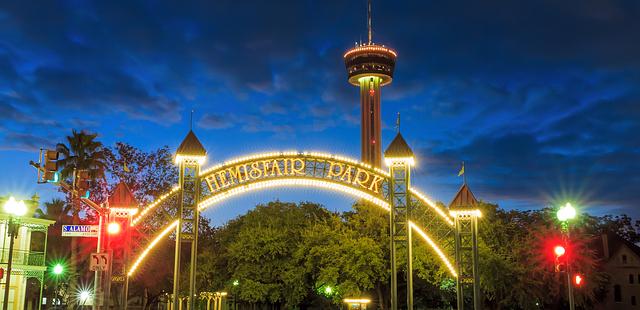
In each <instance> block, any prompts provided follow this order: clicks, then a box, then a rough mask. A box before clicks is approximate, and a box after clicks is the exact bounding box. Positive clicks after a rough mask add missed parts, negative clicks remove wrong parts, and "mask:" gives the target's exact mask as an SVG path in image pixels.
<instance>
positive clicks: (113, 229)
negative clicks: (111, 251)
mask: <svg viewBox="0 0 640 310" xmlns="http://www.w3.org/2000/svg"><path fill="white" fill-rule="evenodd" d="M121 229H122V228H121V226H120V223H118V222H111V223H109V225H107V233H109V234H110V235H117V234H119V233H120V230H121Z"/></svg>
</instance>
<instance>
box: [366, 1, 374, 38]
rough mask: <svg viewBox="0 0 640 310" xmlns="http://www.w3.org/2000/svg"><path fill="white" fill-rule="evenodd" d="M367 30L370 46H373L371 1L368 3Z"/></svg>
mask: <svg viewBox="0 0 640 310" xmlns="http://www.w3.org/2000/svg"><path fill="white" fill-rule="evenodd" d="M367 29H369V45H371V43H372V41H373V35H372V32H371V0H369V1H368V7H367Z"/></svg>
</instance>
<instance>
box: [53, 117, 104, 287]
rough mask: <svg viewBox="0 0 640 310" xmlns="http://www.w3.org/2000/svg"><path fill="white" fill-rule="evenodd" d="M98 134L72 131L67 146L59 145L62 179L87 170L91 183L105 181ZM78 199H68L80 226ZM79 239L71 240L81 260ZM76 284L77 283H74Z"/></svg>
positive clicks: (67, 178)
mask: <svg viewBox="0 0 640 310" xmlns="http://www.w3.org/2000/svg"><path fill="white" fill-rule="evenodd" d="M97 136H98V134H95V133H88V132H86V131H80V132H78V131H76V130H75V129H74V130H72V132H71V135H70V136H67V144H64V143H58V144H57V145H56V150H57V151H58V152H60V154H61V155H62V158H61V159H60V160H58V164H59V165H60V168H61V171H60V174H61V177H62V179H63V180H69V179H70V178H74V177H75V176H74V175H73V174H74V173H75V172H77V171H80V170H85V171H87V172H88V174H89V178H90V181H95V180H104V170H105V166H106V161H105V157H104V147H103V145H102V143H101V142H99V141H97V140H96V138H97ZM75 198H77V197H68V198H67V199H68V200H70V201H71V202H72V206H73V207H72V218H71V221H72V223H73V224H78V223H79V220H80V217H79V214H80V212H81V210H82V206H81V204H80V202H79V201H78V200H77V199H75ZM76 239H77V238H73V239H72V240H71V252H72V257H73V258H75V259H80V257H79V252H78V242H77V240H76ZM76 267H77V266H76V262H75V261H72V262H71V264H70V270H71V274H77V270H76V269H77V268H76ZM74 282H75V281H74Z"/></svg>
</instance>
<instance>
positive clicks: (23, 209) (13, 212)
mask: <svg viewBox="0 0 640 310" xmlns="http://www.w3.org/2000/svg"><path fill="white" fill-rule="evenodd" d="M4 211H5V212H7V213H8V214H9V215H10V217H9V225H8V227H7V228H8V230H9V257H8V259H9V260H8V261H7V281H6V283H5V285H4V303H3V304H2V309H3V310H7V309H8V308H9V299H8V298H9V286H10V285H11V265H12V260H13V241H14V239H15V238H16V237H17V236H16V232H17V230H18V228H19V227H20V226H19V224H18V223H17V222H16V219H15V217H21V216H24V215H25V214H27V206H26V205H25V204H24V201H22V200H20V201H16V199H15V198H13V197H9V200H7V202H6V203H5V204H4Z"/></svg>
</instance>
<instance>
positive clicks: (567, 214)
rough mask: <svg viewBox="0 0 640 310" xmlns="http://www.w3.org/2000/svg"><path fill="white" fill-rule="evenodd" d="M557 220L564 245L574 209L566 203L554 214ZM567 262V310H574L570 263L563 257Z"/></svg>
mask: <svg viewBox="0 0 640 310" xmlns="http://www.w3.org/2000/svg"><path fill="white" fill-rule="evenodd" d="M556 216H557V217H558V220H560V222H562V231H563V232H564V235H563V237H564V239H565V240H564V241H565V244H566V243H567V242H568V241H569V220H572V219H574V218H575V217H576V209H575V208H574V207H573V206H572V205H571V203H568V202H567V203H566V204H565V205H564V206H563V207H561V208H560V209H559V210H558V212H557V213H556ZM563 254H564V253H563ZM565 260H566V262H567V294H568V295H569V310H575V308H576V305H575V300H574V298H573V285H572V283H571V261H570V260H569V255H567V256H566V257H565Z"/></svg>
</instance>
